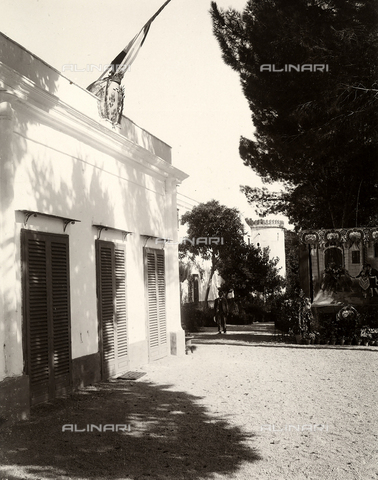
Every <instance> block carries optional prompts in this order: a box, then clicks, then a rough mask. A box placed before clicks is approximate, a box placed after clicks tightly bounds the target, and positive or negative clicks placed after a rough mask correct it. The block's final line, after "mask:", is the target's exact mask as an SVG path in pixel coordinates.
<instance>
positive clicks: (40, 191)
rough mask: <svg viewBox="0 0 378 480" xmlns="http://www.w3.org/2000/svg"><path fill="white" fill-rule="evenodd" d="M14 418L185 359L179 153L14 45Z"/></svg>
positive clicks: (2, 392) (10, 315)
mask: <svg viewBox="0 0 378 480" xmlns="http://www.w3.org/2000/svg"><path fill="white" fill-rule="evenodd" d="M0 60H1V61H0V188H1V191H0V208H1V223H0V255H1V261H0V278H1V285H0V405H1V407H0V416H3V417H6V418H8V417H9V416H13V417H14V418H23V417H26V416H27V415H28V411H29V406H30V404H31V405H33V404H36V403H40V402H44V401H48V400H51V399H54V398H56V397H59V396H61V395H64V394H66V393H68V392H70V391H71V390H72V389H73V388H76V387H79V386H85V385H88V384H91V383H93V382H96V381H98V380H100V379H104V378H108V377H110V376H116V375H118V374H120V373H122V372H125V371H127V370H129V369H133V368H134V369H135V368H136V367H138V366H141V365H143V364H145V363H147V362H149V361H151V360H154V359H157V358H160V357H163V356H166V355H168V354H170V353H173V354H183V353H184V351H185V341H184V332H183V330H182V328H181V324H180V291H179V267H178V258H177V247H176V248H173V247H172V246H170V247H169V249H168V248H164V244H162V243H158V242H156V238H160V237H163V238H171V239H176V240H177V236H178V231H177V206H176V186H177V185H178V184H180V183H181V182H182V181H183V180H184V179H185V178H186V177H187V175H186V174H184V173H183V172H181V171H179V170H178V169H176V168H175V167H173V165H172V161H171V148H170V147H169V146H168V145H167V144H165V143H164V142H162V141H161V140H159V139H157V138H156V137H154V136H153V135H151V134H149V133H148V132H146V131H145V130H143V129H142V128H140V127H138V126H137V125H135V124H134V123H133V122H132V121H130V120H129V119H127V118H126V117H122V122H121V125H120V126H119V127H116V128H113V127H112V125H111V124H110V123H108V122H106V121H105V120H101V119H100V118H99V115H98V111H97V98H96V97H94V96H93V95H92V94H90V93H89V92H88V91H86V90H84V89H82V88H80V87H78V86H76V85H74V84H72V82H70V81H69V80H68V79H66V78H65V77H63V76H62V75H61V74H60V73H59V72H58V71H56V70H54V69H53V68H51V67H50V66H49V65H47V64H46V63H44V62H43V61H42V60H40V59H39V58H37V57H36V56H34V55H33V54H32V53H30V52H28V51H27V50H25V49H24V48H23V47H21V46H20V45H18V44H16V43H15V42H13V41H12V40H10V39H9V38H7V37H5V36H3V35H1V34H0Z"/></svg>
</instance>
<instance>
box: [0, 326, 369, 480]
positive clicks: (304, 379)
mask: <svg viewBox="0 0 378 480" xmlns="http://www.w3.org/2000/svg"><path fill="white" fill-rule="evenodd" d="M194 336H195V339H194V340H193V344H194V346H195V347H196V348H195V350H194V352H193V354H189V355H187V356H186V357H184V358H178V359H177V358H172V357H171V358H169V359H163V360H161V361H158V362H155V363H153V364H149V365H146V366H145V367H144V368H143V369H141V370H143V371H144V372H146V374H145V375H144V376H143V377H141V378H140V379H139V380H138V381H125V380H117V381H113V382H110V383H103V384H100V385H98V386H96V388H92V389H88V390H87V391H85V392H82V393H80V394H76V395H74V396H73V397H72V398H70V399H67V400H61V401H58V402H57V403H56V404H54V405H51V406H48V405H47V406H41V407H38V408H37V409H35V410H34V412H33V416H32V418H31V420H30V421H28V422H24V423H19V424H17V425H15V426H13V427H12V428H9V427H7V426H5V427H3V428H2V429H1V430H0V433H1V435H2V440H3V441H4V444H3V449H2V451H3V454H2V458H1V464H2V467H1V469H0V479H4V480H5V479H8V480H13V479H34V480H36V479H48V478H54V479H100V478H101V479H105V478H106V479H119V480H120V479H140V480H142V479H168V480H180V479H185V480H186V479H188V480H189V479H194V480H196V479H198V480H199V479H201V480H202V479H203V480H205V479H212V480H218V479H243V480H250V479H252V480H253V479H259V480H260V479H262V480H268V479H269V480H281V479H282V480H304V479H314V480H315V479H316V480H318V479H319V480H323V479H324V480H328V479H329V480H339V479H340V480H341V479H342V480H356V479H361V480H370V479H375V480H377V479H378V456H377V452H378V428H377V426H378V409H377V407H376V402H377V398H378V395H377V394H378V388H377V373H378V367H377V365H378V362H377V360H378V347H323V346H320V347H317V346H311V345H310V346H300V345H287V344H284V343H275V341H274V340H276V339H275V338H274V337H273V336H272V332H271V331H269V328H268V327H267V326H264V325H261V324H259V325H257V326H254V327H253V328H252V329H251V328H250V329H248V328H247V327H230V328H229V334H227V335H225V336H223V335H216V334H215V329H205V331H203V332H200V333H198V334H195V335H194ZM64 424H76V425H77V428H78V429H82V428H83V427H84V428H85V426H86V425H88V424H89V425H90V424H96V425H99V424H125V425H126V424H127V425H130V427H129V429H130V431H126V432H111V431H108V432H101V433H100V432H96V431H95V432H76V433H75V432H62V425H64Z"/></svg>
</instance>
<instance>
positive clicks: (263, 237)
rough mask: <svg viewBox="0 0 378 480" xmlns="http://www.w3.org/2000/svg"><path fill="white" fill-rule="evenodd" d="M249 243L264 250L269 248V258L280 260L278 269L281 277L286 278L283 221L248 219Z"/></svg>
mask: <svg viewBox="0 0 378 480" xmlns="http://www.w3.org/2000/svg"><path fill="white" fill-rule="evenodd" d="M247 223H248V225H249V228H250V238H249V240H248V241H249V242H250V243H251V244H254V245H256V246H258V247H260V248H262V249H264V248H266V247H269V250H270V252H269V257H270V258H275V257H277V258H278V264H277V268H278V269H279V274H280V275H281V277H284V278H285V276H286V255H285V228H284V222H283V220H277V219H258V220H251V219H248V220H247Z"/></svg>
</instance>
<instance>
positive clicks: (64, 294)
mask: <svg viewBox="0 0 378 480" xmlns="http://www.w3.org/2000/svg"><path fill="white" fill-rule="evenodd" d="M22 249H23V250H22V264H23V291H24V320H25V321H24V334H25V336H24V337H25V347H26V358H27V361H26V365H25V367H26V372H27V374H28V375H29V377H30V392H31V404H32V405H35V404H38V403H41V402H46V401H48V400H52V399H54V398H56V397H59V396H64V395H66V394H67V393H69V392H70V390H71V332H70V324H71V321H70V289H69V255H68V253H69V252H68V236H67V235H53V234H45V233H43V234H42V233H36V232H31V231H29V230H23V231H22Z"/></svg>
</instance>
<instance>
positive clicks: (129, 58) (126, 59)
mask: <svg viewBox="0 0 378 480" xmlns="http://www.w3.org/2000/svg"><path fill="white" fill-rule="evenodd" d="M170 2H171V0H167V1H166V2H165V3H164V4H163V5H162V6H161V7H160V8H159V10H158V11H157V12H156V13H155V14H154V15H153V16H152V17H151V18H150V19H149V20H148V22H147V23H146V24H145V25H144V26H143V27H142V29H141V30H140V31H139V33H137V34H136V35H135V37H134V38H133V39H132V40H131V41H130V42H129V43H128V44H127V45H126V47H125V48H124V49H123V50H122V51H121V52H120V53H119V54H118V55H117V56H116V57H115V59H114V60H113V61H112V62H111V64H110V66H109V67H108V68H107V69H106V70H105V72H103V73H102V75H100V77H99V78H98V79H97V80H96V81H94V82H93V83H91V84H90V85H89V86H88V87H87V90H89V91H90V92H92V93H94V94H95V95H97V93H98V92H99V90H100V88H101V87H100V84H101V83H102V82H103V81H105V79H108V78H111V77H115V76H118V78H119V81H120V80H122V78H123V75H124V74H125V71H126V69H127V67H129V66H130V65H131V64H132V62H133V61H134V59H135V57H136V56H137V54H138V52H139V49H140V48H141V46H142V45H143V43H144V41H145V40H146V37H147V34H148V31H149V29H150V26H151V23H152V22H153V21H154V20H155V18H156V17H157V16H158V15H159V14H160V13H161V12H162V10H163V9H164V8H165V7H166V6H167V5H168V3H170ZM139 37H141V38H139ZM138 39H140V44H139V45H137V46H136V44H137V41H138ZM135 46H136V48H135V51H133V47H135ZM128 54H130V55H128ZM126 64H127V65H126ZM114 69H115V70H114Z"/></svg>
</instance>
